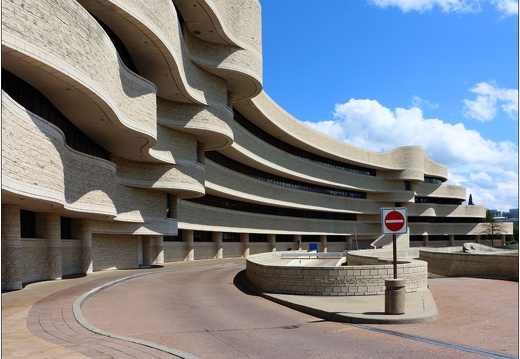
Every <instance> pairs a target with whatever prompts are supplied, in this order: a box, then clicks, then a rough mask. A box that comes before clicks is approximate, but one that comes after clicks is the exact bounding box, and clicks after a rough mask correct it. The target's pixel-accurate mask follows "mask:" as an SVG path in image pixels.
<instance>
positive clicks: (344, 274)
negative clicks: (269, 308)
mask: <svg viewBox="0 0 520 359" xmlns="http://www.w3.org/2000/svg"><path fill="white" fill-rule="evenodd" d="M385 263H386V262H385ZM397 272H398V278H401V279H406V291H407V292H415V291H418V290H423V289H426V288H427V277H428V269H427V263H426V262H423V261H416V260H410V261H402V262H401V263H399V264H398V268H397ZM246 275H247V279H248V280H249V281H250V282H251V283H252V284H253V285H254V286H256V287H258V288H260V289H262V290H265V291H268V292H272V293H283V294H298V295H324V296H356V295H383V294H384V292H385V279H390V278H393V265H391V264H379V265H358V266H351V265H349V266H337V267H305V266H290V267H287V266H285V265H284V262H283V260H280V253H264V254H258V255H254V256H250V257H249V258H248V260H247V262H246Z"/></svg>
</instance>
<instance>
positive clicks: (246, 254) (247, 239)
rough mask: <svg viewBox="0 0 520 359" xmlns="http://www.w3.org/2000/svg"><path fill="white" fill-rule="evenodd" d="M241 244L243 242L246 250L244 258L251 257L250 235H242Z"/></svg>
mask: <svg viewBox="0 0 520 359" xmlns="http://www.w3.org/2000/svg"><path fill="white" fill-rule="evenodd" d="M240 242H242V248H243V249H244V251H243V252H242V253H243V254H242V256H243V257H244V258H247V257H249V233H240Z"/></svg>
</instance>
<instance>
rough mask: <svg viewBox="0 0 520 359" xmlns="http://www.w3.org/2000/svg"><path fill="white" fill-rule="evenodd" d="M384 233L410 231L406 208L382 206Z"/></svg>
mask: <svg viewBox="0 0 520 359" xmlns="http://www.w3.org/2000/svg"><path fill="white" fill-rule="evenodd" d="M381 222H382V227H383V234H400V233H406V232H407V231H408V215H407V211H406V208H403V207H396V208H381Z"/></svg>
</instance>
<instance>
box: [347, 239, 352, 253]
mask: <svg viewBox="0 0 520 359" xmlns="http://www.w3.org/2000/svg"><path fill="white" fill-rule="evenodd" d="M347 249H348V250H351V249H352V236H347Z"/></svg>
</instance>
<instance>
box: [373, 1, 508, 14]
mask: <svg viewBox="0 0 520 359" xmlns="http://www.w3.org/2000/svg"><path fill="white" fill-rule="evenodd" d="M489 1H490V3H491V4H493V5H494V6H495V7H496V8H497V9H498V11H500V12H501V13H502V14H503V16H510V15H518V0H489ZM368 2H369V3H370V4H373V5H376V6H379V7H382V8H387V7H390V6H393V7H397V8H399V9H401V11H403V12H409V11H419V12H425V11H430V10H432V9H433V8H434V7H439V8H440V9H441V10H442V11H443V12H458V13H476V12H479V11H480V10H481V8H480V4H481V3H482V0H368Z"/></svg>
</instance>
